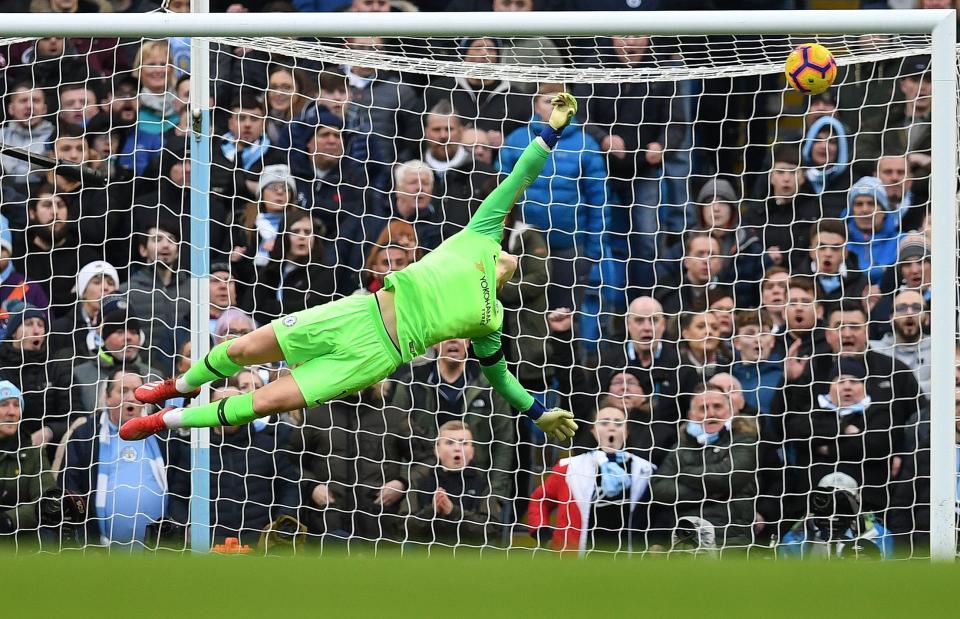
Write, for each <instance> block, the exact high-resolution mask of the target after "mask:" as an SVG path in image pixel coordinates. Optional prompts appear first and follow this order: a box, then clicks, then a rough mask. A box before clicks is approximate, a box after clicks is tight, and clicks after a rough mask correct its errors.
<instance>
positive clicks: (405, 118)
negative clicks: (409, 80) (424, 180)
mask: <svg viewBox="0 0 960 619" xmlns="http://www.w3.org/2000/svg"><path fill="white" fill-rule="evenodd" d="M382 45H383V39H381V38H379V37H349V38H347V48H348V49H350V50H355V51H360V52H371V51H377V50H378V49H379V48H380V47H381V46H382ZM342 69H343V72H344V74H345V75H346V77H347V86H348V88H349V93H348V94H349V101H350V105H348V106H346V107H345V108H344V109H345V110H346V112H345V114H346V117H345V118H344V121H345V125H346V126H347V127H349V128H350V129H351V130H352V131H356V132H358V133H360V134H361V135H362V136H363V138H364V140H365V142H366V152H368V153H370V158H371V159H372V160H373V161H376V162H379V163H383V164H387V165H390V164H392V163H393V162H396V161H406V160H409V159H410V158H411V157H414V156H416V153H417V151H418V144H417V141H418V140H419V138H420V137H421V135H420V133H421V132H420V129H421V127H420V122H419V119H418V118H417V115H418V114H420V113H421V112H422V111H423V105H422V103H421V102H422V99H421V98H420V97H418V96H417V95H416V92H415V91H414V90H413V88H411V87H410V86H409V85H407V84H404V83H401V81H400V79H399V77H398V76H397V75H396V74H394V73H388V72H385V71H378V70H377V69H374V68H370V67H358V66H346V65H344V66H343V67H342Z"/></svg>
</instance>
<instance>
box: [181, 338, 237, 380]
mask: <svg viewBox="0 0 960 619" xmlns="http://www.w3.org/2000/svg"><path fill="white" fill-rule="evenodd" d="M229 346H230V342H229V341H227V342H220V343H219V344H217V345H216V346H214V347H213V348H211V349H210V352H209V353H207V356H206V357H204V358H203V360H202V361H200V363H194V364H193V366H192V367H191V368H190V369H189V370H187V373H186V374H184V375H183V380H184V381H185V382H186V383H187V385H189V386H190V388H191V389H196V388H197V387H199V386H201V385H204V384H206V383H209V382H211V381H214V380H217V379H218V378H228V377H230V376H233V375H234V374H236V373H237V372H239V371H240V370H242V369H243V368H244V366H242V365H240V364H238V363H235V362H234V361H233V360H232V359H231V358H230V357H229V356H228V355H227V348H229Z"/></svg>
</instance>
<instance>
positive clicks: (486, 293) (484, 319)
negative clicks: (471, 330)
mask: <svg viewBox="0 0 960 619" xmlns="http://www.w3.org/2000/svg"><path fill="white" fill-rule="evenodd" d="M480 293H481V294H482V295H483V312H481V314H480V324H481V325H486V324H488V323H489V322H490V316H491V314H492V313H493V310H492V307H491V304H490V284H489V282H487V276H486V275H483V276H481V277H480Z"/></svg>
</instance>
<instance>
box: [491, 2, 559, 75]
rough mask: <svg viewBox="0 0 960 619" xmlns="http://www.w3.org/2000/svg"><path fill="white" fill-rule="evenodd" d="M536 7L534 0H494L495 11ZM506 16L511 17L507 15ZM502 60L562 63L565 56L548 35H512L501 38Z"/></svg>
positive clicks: (501, 11) (515, 62)
mask: <svg viewBox="0 0 960 619" xmlns="http://www.w3.org/2000/svg"><path fill="white" fill-rule="evenodd" d="M536 8H537V7H536V6H535V5H534V2H533V0H493V10H494V12H495V13H529V12H531V11H534V10H536ZM504 17H505V18H508V19H509V16H507V15H504ZM500 62H501V63H503V64H508V65H509V64H527V65H560V64H563V56H562V55H561V54H560V51H559V50H558V49H557V46H556V45H555V44H554V43H553V41H551V40H550V39H548V38H546V37H510V38H509V39H502V40H501V46H500Z"/></svg>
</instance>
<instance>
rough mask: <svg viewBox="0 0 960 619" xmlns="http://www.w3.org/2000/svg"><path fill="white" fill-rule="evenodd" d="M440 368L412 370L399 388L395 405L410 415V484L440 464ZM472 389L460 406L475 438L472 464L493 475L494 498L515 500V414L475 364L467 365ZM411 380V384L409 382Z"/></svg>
mask: <svg viewBox="0 0 960 619" xmlns="http://www.w3.org/2000/svg"><path fill="white" fill-rule="evenodd" d="M435 368H436V364H435V363H429V364H426V365H422V366H420V367H416V368H414V369H413V373H412V377H411V378H405V379H401V380H399V381H398V382H397V383H396V385H395V386H394V390H393V396H392V399H391V402H390V404H391V405H392V406H395V407H397V408H399V409H400V410H405V411H410V432H411V452H412V454H413V462H414V463H415V464H414V465H413V466H412V467H411V472H410V476H411V483H412V484H413V483H416V480H417V479H419V478H421V477H423V476H424V475H426V474H428V473H429V469H428V468H427V467H430V466H432V465H433V464H434V463H435V462H436V459H437V458H436V453H435V450H434V445H435V443H436V439H437V434H438V431H439V427H440V426H441V425H443V422H444V419H443V417H444V416H446V417H447V418H448V419H449V418H452V416H449V415H442V414H438V413H439V412H440V405H439V403H438V399H439V398H440V397H441V396H440V395H439V393H438V387H437V379H436V375H435V374H434V373H435V371H436V370H435ZM466 372H467V385H466V387H465V388H464V389H463V391H462V393H461V399H460V402H459V403H458V405H459V406H460V408H461V410H462V414H461V415H460V420H462V421H463V422H464V423H465V424H467V427H468V428H470V432H471V433H472V434H473V445H474V450H475V454H474V458H473V462H472V465H473V467H474V468H476V469H477V470H480V471H483V473H484V474H485V475H489V479H490V490H491V491H492V492H493V494H494V495H495V496H498V497H509V496H513V495H512V492H513V474H512V471H513V470H514V466H515V464H514V463H515V460H516V454H515V445H516V443H517V428H516V421H515V417H514V412H513V410H512V409H511V408H510V405H509V404H508V403H507V401H506V400H504V399H503V396H501V395H500V394H498V393H497V392H495V391H494V390H493V389H492V388H491V387H490V383H489V382H487V379H486V378H485V377H484V376H483V374H481V373H480V370H479V368H478V367H477V366H476V364H475V362H473V361H468V362H467V369H466ZM408 381H409V382H408Z"/></svg>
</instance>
